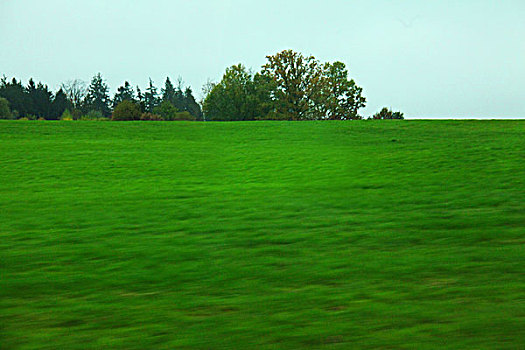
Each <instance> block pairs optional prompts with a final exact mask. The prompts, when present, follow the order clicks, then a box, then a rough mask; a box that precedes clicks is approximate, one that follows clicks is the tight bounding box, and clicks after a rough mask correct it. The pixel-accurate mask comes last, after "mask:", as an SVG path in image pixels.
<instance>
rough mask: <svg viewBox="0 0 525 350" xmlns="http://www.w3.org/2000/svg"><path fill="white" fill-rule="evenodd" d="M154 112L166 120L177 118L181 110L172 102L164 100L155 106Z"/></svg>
mask: <svg viewBox="0 0 525 350" xmlns="http://www.w3.org/2000/svg"><path fill="white" fill-rule="evenodd" d="M154 112H155V114H157V115H160V116H161V117H162V119H164V120H177V119H176V118H177V113H178V112H179V110H178V109H177V108H176V107H175V106H174V105H173V104H172V103H171V102H169V101H163V102H162V103H161V104H160V106H158V107H155V109H154Z"/></svg>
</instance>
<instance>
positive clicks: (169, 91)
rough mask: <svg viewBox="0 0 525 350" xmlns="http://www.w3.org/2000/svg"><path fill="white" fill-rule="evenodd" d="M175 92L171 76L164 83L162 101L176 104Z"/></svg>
mask: <svg viewBox="0 0 525 350" xmlns="http://www.w3.org/2000/svg"><path fill="white" fill-rule="evenodd" d="M175 94H176V91H175V87H174V86H173V84H172V83H171V80H170V78H169V77H167V78H166V82H165V83H164V88H163V89H162V101H168V102H171V103H172V104H175Z"/></svg>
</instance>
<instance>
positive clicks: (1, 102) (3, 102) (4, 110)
mask: <svg viewBox="0 0 525 350" xmlns="http://www.w3.org/2000/svg"><path fill="white" fill-rule="evenodd" d="M11 118H13V114H12V113H11V110H10V109H9V101H8V100H7V99H5V98H3V97H0V119H11Z"/></svg>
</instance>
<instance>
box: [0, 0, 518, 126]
mask: <svg viewBox="0 0 525 350" xmlns="http://www.w3.org/2000/svg"><path fill="white" fill-rule="evenodd" d="M524 38H525V1H524V0H499V1H498V0H492V1H490V0H457V1H447V0H424V1H423V0H403V1H388V0H383V1H381V0H366V1H365V0H362V1H351V0H346V1H345V0H325V1H313V0H302V1H300V0H291V1H287V0H280V1H279V0H266V1H249V0H222V1H219V0H201V1H180V0H166V1H155V0H149V1H146V0H134V1H131V0H111V1H109V0H107V1H106V0H104V1H103V0H77V1H74V0H46V1H43V0H42V1H37V0H32V1H31V0H0V75H1V74H5V75H6V76H8V77H12V76H16V77H17V78H21V79H22V80H23V81H24V83H26V82H27V80H28V79H29V77H33V78H34V79H35V80H37V81H39V80H41V81H43V82H46V83H48V84H49V85H50V87H51V88H53V89H56V88H57V87H58V86H59V85H60V83H61V82H63V81H66V80H68V79H73V78H80V79H83V80H86V81H89V80H90V78H91V77H92V76H93V75H94V74H95V73H97V72H101V73H102V74H103V76H104V77H105V78H106V80H107V82H108V84H109V85H110V88H111V92H112V93H113V92H114V91H115V90H116V88H117V87H118V86H119V85H121V84H122V83H123V81H124V80H129V81H130V82H131V83H132V84H133V85H137V84H138V85H140V86H141V87H145V86H146V84H147V81H148V77H151V78H152V79H153V80H154V82H155V84H156V85H157V86H158V87H160V86H162V85H163V82H164V79H165V77H166V76H167V75H169V76H170V77H172V78H173V79H172V80H175V79H176V77H177V76H179V75H180V76H182V77H183V78H184V81H185V82H186V83H187V84H189V85H191V87H192V88H193V90H194V91H195V93H196V95H200V90H201V86H202V85H203V84H204V83H205V82H206V80H207V79H208V78H210V79H212V80H215V81H217V80H220V78H221V76H222V73H223V72H224V69H225V68H226V67H228V66H230V65H232V64H236V63H239V62H242V63H244V64H245V65H246V66H248V67H252V68H254V69H257V70H258V69H259V67H260V66H261V65H262V64H264V62H265V56H266V55H268V54H273V53H275V52H278V51H280V50H283V49H288V48H290V49H294V50H296V51H301V52H303V53H304V54H312V55H314V56H316V57H317V58H318V59H320V60H323V61H326V60H331V61H332V60H340V61H343V62H345V63H346V64H347V66H348V67H349V69H350V74H351V76H352V77H353V78H354V79H355V80H356V81H357V83H358V84H359V85H361V86H363V88H364V92H365V95H366V97H367V98H368V106H367V108H366V109H365V110H362V113H363V114H364V115H369V114H372V113H373V112H375V111H376V110H378V109H379V108H380V107H381V106H390V107H392V108H394V109H400V110H402V111H404V112H405V113H406V115H407V116H408V117H412V118H414V117H418V118H444V117H447V118H469V117H470V118H472V117H477V118H525V84H524V82H525V39H524Z"/></svg>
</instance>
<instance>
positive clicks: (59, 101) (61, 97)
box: [49, 89, 73, 120]
mask: <svg viewBox="0 0 525 350" xmlns="http://www.w3.org/2000/svg"><path fill="white" fill-rule="evenodd" d="M72 107H73V105H72V103H71V102H70V101H69V99H68V98H67V95H66V93H65V92H64V90H62V89H60V90H58V91H57V93H56V94H55V98H54V99H53V102H52V103H51V113H50V114H49V119H52V120H56V119H60V116H61V115H62V114H63V113H64V111H65V110H66V109H71V108H72Z"/></svg>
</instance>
